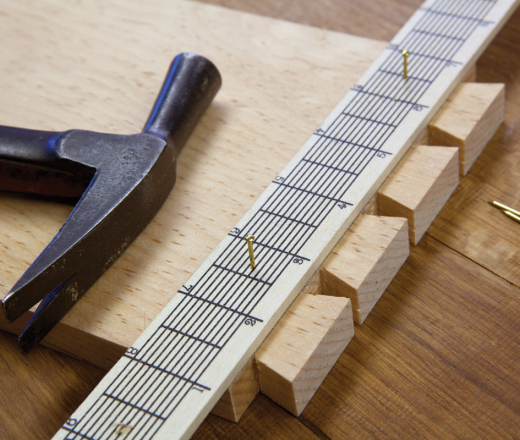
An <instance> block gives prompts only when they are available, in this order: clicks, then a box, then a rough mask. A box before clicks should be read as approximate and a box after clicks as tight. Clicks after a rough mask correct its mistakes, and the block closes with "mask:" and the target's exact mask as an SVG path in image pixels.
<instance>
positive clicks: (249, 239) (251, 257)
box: [246, 235, 256, 270]
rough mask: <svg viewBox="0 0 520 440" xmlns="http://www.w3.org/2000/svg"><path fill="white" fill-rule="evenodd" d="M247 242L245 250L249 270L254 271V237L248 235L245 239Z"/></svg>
mask: <svg viewBox="0 0 520 440" xmlns="http://www.w3.org/2000/svg"><path fill="white" fill-rule="evenodd" d="M246 241H247V249H248V250H249V263H250V264H251V270H254V269H255V267H256V264H255V253H254V251H253V241H255V237H253V236H252V235H248V236H247V237H246Z"/></svg>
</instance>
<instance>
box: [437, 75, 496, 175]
mask: <svg viewBox="0 0 520 440" xmlns="http://www.w3.org/2000/svg"><path fill="white" fill-rule="evenodd" d="M504 102H505V86H504V84H481V83H463V84H460V85H459V86H458V87H457V89H456V90H455V91H454V92H453V93H452V95H451V96H450V97H449V98H448V100H447V101H446V102H445V103H444V105H443V106H442V107H441V109H440V110H439V112H438V113H437V115H435V117H434V118H433V119H432V121H431V122H430V124H429V126H428V135H429V143H430V144H433V145H447V146H454V147H459V159H460V173H461V174H462V175H466V174H467V173H468V171H469V169H470V168H471V166H472V165H473V163H474V162H475V161H476V160H477V158H478V156H479V155H480V153H481V152H482V150H483V149H484V147H485V146H486V145H487V143H488V142H489V140H490V139H491V138H492V137H493V135H494V134H495V132H496V131H497V129H498V127H499V126H500V124H502V122H503V121H504Z"/></svg>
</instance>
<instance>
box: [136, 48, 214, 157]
mask: <svg viewBox="0 0 520 440" xmlns="http://www.w3.org/2000/svg"><path fill="white" fill-rule="evenodd" d="M221 84H222V80H221V77H220V73H219V71H218V70H217V68H216V67H215V66H214V64H213V63H212V62H211V61H209V60H208V59H207V58H204V57H203V56H201V55H197V54H194V53H181V54H180V55H177V56H176V57H175V59H174V60H173V61H172V63H171V65H170V69H169V71H168V74H167V75H166V78H165V80H164V83H163V86H162V89H161V91H160V93H159V96H158V97H157V100H156V101H155V104H154V106H153V109H152V111H151V113H150V116H149V117H148V121H147V122H146V125H145V127H144V129H143V132H144V133H148V134H152V135H154V136H157V137H159V138H161V139H163V140H165V141H166V142H167V143H168V145H169V146H172V147H173V149H174V150H175V153H176V156H178V155H179V153H180V152H181V150H182V148H183V147H184V144H185V143H186V141H187V140H188V138H189V136H190V135H191V133H192V132H193V130H194V128H195V126H196V125H197V122H198V121H199V119H200V117H201V116H202V114H203V113H204V112H205V111H206V109H207V108H208V106H209V105H210V103H211V101H212V100H213V98H214V97H215V95H216V94H217V92H218V90H219V88H220V86H221Z"/></svg>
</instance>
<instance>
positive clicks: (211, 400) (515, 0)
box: [52, 0, 520, 440]
mask: <svg viewBox="0 0 520 440" xmlns="http://www.w3.org/2000/svg"><path fill="white" fill-rule="evenodd" d="M431 2H433V0H426V1H425V2H423V3H422V4H421V5H420V6H419V8H418V9H417V10H416V11H415V12H414V14H412V16H411V17H410V18H409V19H408V20H407V21H406V23H405V24H404V25H403V26H402V27H401V28H400V30H399V31H398V32H397V34H396V35H395V36H394V37H393V38H392V40H391V41H390V42H388V44H392V43H393V42H394V41H395V40H398V39H399V38H400V36H401V34H402V33H404V32H405V31H407V30H408V27H409V26H410V24H412V23H413V22H415V21H416V16H417V14H418V13H419V12H420V11H421V9H422V8H425V6H426V5H428V4H429V3H431ZM519 4H520V0H498V1H497V2H496V4H495V6H499V5H500V6H502V11H503V10H504V9H506V8H507V12H506V13H505V14H504V15H502V17H501V18H500V21H497V22H496V23H494V25H493V26H492V29H491V30H490V32H489V33H488V34H487V35H486V37H485V39H484V40H483V41H482V42H481V43H480V45H479V48H478V50H477V51H475V52H474V53H473V55H472V57H471V59H470V60H469V61H467V62H465V64H464V65H463V67H462V68H461V69H459V71H458V73H457V75H456V76H455V79H453V80H452V81H451V83H450V85H449V86H448V87H447V88H446V90H445V92H444V94H443V95H442V96H441V98H439V99H437V100H436V103H435V105H434V106H432V107H431V108H430V109H429V110H428V112H427V113H426V116H425V117H424V118H423V119H422V121H421V122H420V124H419V125H418V126H417V127H416V129H415V130H414V131H413V134H412V135H411V136H409V138H408V139H407V141H406V142H405V143H404V144H403V146H402V147H401V148H400V150H399V152H398V154H396V155H395V157H394V158H393V160H392V161H391V162H390V164H389V165H387V166H386V167H385V169H384V172H383V173H382V174H380V175H379V178H378V179H377V181H376V183H375V184H373V185H372V187H371V188H370V189H369V191H367V192H366V193H365V196H364V197H363V198H362V201H361V202H360V203H358V204H357V205H355V207H354V209H352V210H351V211H350V213H349V214H348V216H347V219H346V220H345V221H344V222H343V224H342V226H341V227H340V228H339V229H337V231H336V233H335V234H334V236H333V238H332V239H331V240H330V241H329V242H328V244H327V245H326V246H325V247H324V248H323V249H322V251H321V252H320V253H319V257H318V258H315V259H313V261H312V264H311V265H309V268H308V269H307V270H306V271H305V274H304V276H303V277H302V278H300V281H299V282H298V283H297V284H296V286H295V288H294V289H293V290H292V291H291V292H290V293H289V294H288V295H287V296H286V299H285V300H284V301H283V306H282V307H279V308H278V309H277V310H276V311H275V312H274V314H273V316H272V317H271V318H270V319H269V320H267V321H264V324H265V325H264V327H263V330H262V331H261V332H259V333H258V334H257V336H256V338H255V339H254V342H253V343H252V344H250V346H249V348H248V350H247V351H246V352H245V354H244V355H243V356H242V357H241V359H240V362H239V363H237V364H235V366H234V368H233V370H232V372H231V374H229V375H228V376H227V378H226V380H225V381H223V382H222V383H221V385H220V386H219V387H218V388H216V389H212V392H211V393H208V399H207V401H206V403H205V404H204V405H203V407H202V408H201V410H200V411H199V412H198V415H197V417H195V418H194V419H192V421H191V423H189V424H188V425H187V427H186V429H185V430H184V431H183V433H182V435H181V436H180V437H178V438H182V439H187V438H190V437H191V435H192V434H193V433H194V432H195V431H196V429H197V428H198V427H199V425H200V424H201V423H202V421H203V420H204V419H205V418H206V417H207V415H208V414H209V413H210V412H211V410H212V409H213V407H214V405H215V404H216V403H217V402H218V400H219V399H220V397H221V395H222V394H223V393H224V391H225V390H226V389H227V388H228V387H229V385H230V384H231V383H232V381H233V380H234V378H235V377H236V375H237V374H238V373H239V372H240V370H241V369H242V368H243V367H244V366H245V364H246V363H247V362H248V360H249V359H250V358H251V356H253V355H254V353H255V352H256V350H257V349H258V347H259V346H260V345H261V343H262V342H263V340H264V339H265V337H267V335H268V334H269V332H270V331H271V330H272V329H273V328H274V326H275V325H276V323H277V322H278V320H279V319H280V318H281V316H282V315H283V314H284V313H285V312H286V310H287V308H288V307H289V306H290V305H291V304H292V302H293V301H294V300H295V299H296V297H297V296H298V293H299V292H300V290H301V288H302V287H303V286H304V285H305V284H306V283H307V281H308V280H309V279H310V277H311V276H312V274H313V273H314V272H315V270H316V269H317V268H318V267H319V266H320V265H321V264H322V262H323V261H324V260H325V258H326V256H327V255H328V254H329V253H330V251H331V250H332V249H333V248H334V246H336V244H337V242H338V241H339V239H340V238H341V237H342V236H343V235H344V234H345V232H346V230H347V229H348V228H349V227H350V225H351V224H352V223H353V222H354V221H355V220H356V218H357V217H358V216H359V215H360V214H361V213H362V211H363V209H364V208H365V206H366V204H367V203H368V201H369V200H370V199H371V198H372V197H373V196H374V194H376V193H377V190H378V189H379V187H380V186H381V185H382V184H383V182H384V181H385V180H386V179H387V178H388V176H389V175H390V173H391V172H392V171H393V169H394V168H395V166H397V164H398V163H399V162H400V160H401V159H402V158H403V157H404V155H405V154H406V153H407V152H408V150H409V149H410V147H411V146H412V145H413V143H414V142H415V140H416V138H417V137H418V136H419V134H420V133H421V132H422V131H423V130H424V129H425V128H426V127H427V126H428V124H429V122H430V121H431V119H432V118H433V116H435V114H436V113H437V112H438V110H439V109H440V107H441V106H442V105H443V104H444V102H445V101H446V99H447V98H448V97H449V96H450V95H451V93H452V92H453V91H454V90H455V88H456V87H457V86H458V85H459V84H460V82H461V81H462V80H463V79H464V77H465V75H466V74H467V72H468V71H469V69H470V68H471V66H473V65H474V64H475V63H476V61H477V60H478V58H479V57H480V56H481V55H482V53H483V52H484V51H485V50H486V48H487V47H488V46H489V44H490V43H491V42H492V40H493V39H494V38H495V37H496V35H497V34H498V33H499V32H500V30H502V28H503V27H504V25H505V23H506V22H507V21H508V20H509V18H510V17H511V15H512V14H513V13H514V12H515V10H516V9H517V8H518V6H519ZM493 12H496V11H493ZM462 47H464V46H462ZM387 50H388V49H387V48H385V49H383V51H382V52H381V54H380V55H379V56H378V57H377V58H376V59H375V60H374V61H373V62H372V63H371V65H370V67H369V68H368V69H367V70H366V71H365V72H364V73H363V75H362V76H361V77H360V78H359V80H362V79H363V78H365V77H366V76H369V75H370V74H371V73H372V70H373V68H374V67H375V66H376V65H378V64H379V63H380V60H381V59H382V58H383V57H384V56H385V54H386V51H387ZM350 93H351V91H350V90H349V91H348V92H347V93H346V95H345V96H344V97H343V98H342V99H341V101H340V102H339V103H338V105H337V106H335V107H334V109H333V110H332V111H331V112H330V113H329V115H328V116H327V117H326V118H325V120H324V121H323V122H322V123H321V124H320V126H322V125H324V124H325V123H326V121H327V120H328V119H329V117H330V116H331V115H333V114H335V113H336V111H337V109H338V108H339V107H341V108H344V105H343V103H344V101H346V100H347V97H348V95H349V94H350ZM313 135H314V132H313V133H312V134H311V136H310V137H309V139H308V140H307V141H306V142H305V143H304V144H303V145H302V146H301V147H300V149H299V150H298V151H297V152H296V153H295V155H294V156H293V157H292V158H291V159H290V160H289V162H288V164H287V165H286V166H285V167H284V168H283V170H282V171H281V172H280V174H282V173H283V172H284V171H285V170H286V169H292V168H293V166H292V165H293V163H295V162H296V163H297V160H296V159H297V157H298V156H299V155H300V153H301V152H302V150H304V149H305V146H306V145H307V144H308V143H309V142H310V141H311V140H312V137H313ZM271 187H272V185H269V186H268V188H267V189H266V190H264V192H262V194H261V195H260V196H259V197H258V198H257V199H256V200H255V202H253V204H252V206H251V207H250V209H248V211H247V212H246V213H245V214H244V215H243V217H242V218H241V219H240V220H239V221H238V222H237V225H239V224H240V223H241V222H242V221H243V220H244V219H246V220H248V219H249V218H251V213H254V212H256V211H257V210H258V209H257V205H258V204H259V203H261V202H262V200H263V199H264V198H266V197H268V195H269V194H268V193H269V192H270V188H271ZM228 240H229V236H226V237H224V238H223V240H222V241H221V242H219V244H218V245H217V246H216V247H215V248H214V249H213V251H212V252H211V253H210V254H209V255H208V256H207V258H206V259H205V260H204V261H203V262H202V264H201V265H200V266H199V267H198V268H197V269H196V270H195V272H194V273H193V274H192V275H191V276H190V278H189V279H188V281H187V282H186V284H190V280H192V279H197V280H198V279H200V277H201V275H202V274H203V273H204V272H205V271H206V269H207V267H209V266H210V265H212V264H213V262H214V261H215V260H216V257H218V256H220V255H221V253H222V250H223V249H224V248H225V247H226V246H227V245H228ZM178 300H179V295H177V294H176V295H175V296H174V297H173V298H172V299H171V300H170V301H169V302H168V304H166V306H165V307H164V308H163V309H162V310H161V311H160V312H159V314H158V315H157V316H156V317H155V318H154V319H153V320H152V322H151V323H150V324H149V325H148V326H147V327H146V329H145V330H144V331H143V332H142V333H141V335H140V336H139V337H138V338H137V339H136V341H135V343H134V344H135V345H136V346H140V345H142V343H145V342H146V341H147V340H148V339H149V337H150V336H151V334H152V332H153V331H154V330H155V328H156V327H158V326H160V325H161V324H162V322H163V321H164V320H165V319H166V318H167V316H168V315H169V314H170V313H171V311H172V310H173V306H174V305H175V303H176V302H177V301H178ZM273 320H275V322H274V323H273V322H272V321H273ZM158 324H159V325H158ZM152 329H154V330H152ZM134 344H133V345H134ZM133 345H132V347H133ZM122 360H124V356H123V357H121V359H120V360H119V361H118V362H117V363H116V364H115V365H114V366H113V367H112V368H111V369H110V370H109V371H108V372H107V373H106V375H105V376H104V377H103V379H101V381H100V382H99V383H98V384H97V385H96V387H95V388H94V389H93V390H92V391H91V392H90V394H89V395H88V396H87V398H86V399H85V400H84V401H83V402H82V403H81V404H80V405H79V406H78V407H77V408H76V409H75V410H74V412H73V413H72V414H71V416H70V417H73V416H74V415H75V414H76V413H82V414H81V415H80V417H81V416H82V415H84V413H85V412H86V411H87V410H88V409H89V408H90V406H91V405H92V403H94V402H95V401H96V400H97V399H98V398H99V396H101V395H102V394H103V392H104V390H106V388H107V385H108V384H109V383H110V381H111V380H112V376H114V375H115V374H117V373H118V371H119V370H120V369H121V367H124V364H121V361H122ZM120 364H121V365H120ZM109 376H110V377H109ZM171 419H172V418H169V419H167V420H165V422H164V424H163V425H162V426H161V428H159V431H157V433H156V435H155V436H154V438H155V439H157V440H161V439H163V438H166V437H164V436H165V435H166V434H164V433H162V432H161V431H165V432H166V431H167V430H168V426H169V424H168V422H173V420H171ZM64 425H65V423H64V424H62V426H60V428H59V429H58V431H57V432H56V433H55V435H54V436H53V437H52V439H53V440H60V439H64V438H65V437H67V435H68V433H69V431H68V430H66V429H64V428H63V426H64ZM168 438H170V436H168Z"/></svg>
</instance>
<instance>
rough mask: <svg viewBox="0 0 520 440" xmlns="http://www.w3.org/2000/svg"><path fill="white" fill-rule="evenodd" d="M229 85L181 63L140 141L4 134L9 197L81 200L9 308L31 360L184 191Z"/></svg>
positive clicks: (72, 133)
mask: <svg viewBox="0 0 520 440" xmlns="http://www.w3.org/2000/svg"><path fill="white" fill-rule="evenodd" d="M220 85H221V77H220V74H219V72H218V70H217V69H216V67H215V66H214V65H213V64H212V63H211V62H210V61H209V60H207V59H206V58H204V57H202V56H200V55H196V54H192V53H183V54H180V55H178V56H177V57H176V58H175V59H174V60H173V62H172V64H171V66H170V69H169V71H168V74H167V75H166V79H165V80H164V83H163V86H162V89H161V91H160V93H159V96H158V97H157V100H156V102H155V105H154V107H153V109H152V111H151V113H150V116H149V118H148V121H147V122H146V124H145V127H144V129H143V132H142V133H140V134H136V135H114V134H104V133H95V132H91V131H84V130H69V131H65V132H62V133H57V132H45V131H36V130H27V129H22V128H14V127H5V126H0V190H3V191H16V192H29V193H35V194H40V195H45V196H53V197H60V198H63V197H79V196H80V199H79V201H78V203H77V204H76V206H75V207H74V209H73V211H72V212H71V214H70V216H69V217H68V219H67V221H66V222H65V224H64V225H63V227H62V228H61V230H60V231H59V232H58V233H57V234H56V236H55V237H54V238H53V240H52V241H51V242H50V243H49V245H48V246H47V247H46V248H45V249H44V250H43V251H42V253H41V254H40V255H39V256H38V257H37V258H36V260H35V261H34V262H33V263H32V264H31V266H29V268H28V269H27V271H26V272H25V273H24V274H23V275H22V276H21V278H20V279H19V280H18V281H17V282H16V284H15V285H14V286H13V287H12V289H11V290H10V291H9V293H8V294H7V295H6V297H5V298H4V299H3V301H2V306H3V310H4V313H5V315H6V317H7V319H8V320H9V321H14V320H16V319H17V318H19V317H20V316H21V315H22V314H23V313H25V312H26V311H27V310H29V309H30V308H31V307H32V306H34V305H35V304H36V303H38V302H40V304H39V305H38V308H37V309H36V312H35V313H34V314H33V316H32V317H31V319H30V321H29V322H28V324H27V325H26V326H25V328H24V329H23V331H22V333H21V334H20V336H19V337H18V346H19V347H20V349H21V350H22V352H23V353H24V354H27V353H28V352H30V351H31V350H32V349H33V348H34V347H35V346H36V345H37V344H38V343H39V342H40V341H41V340H42V339H43V338H44V337H45V335H47V333H48V332H49V331H50V330H51V329H52V328H53V327H54V326H55V325H56V324H57V323H58V321H59V320H60V319H61V318H62V317H63V316H65V314H66V313H67V312H68V311H69V310H70V309H71V308H72V307H73V306H74V305H75V304H76V303H77V302H78V300H79V299H80V298H81V297H82V296H83V295H84V293H85V292H86V291H87V290H88V289H89V288H90V287H91V286H92V285H93V284H94V283H95V282H96V280H97V279H98V278H99V277H100V276H101V275H102V274H103V273H104V272H105V271H106V270H107V269H108V268H109V267H110V266H111V265H112V263H113V262H114V261H115V260H116V259H117V258H118V257H119V256H120V255H121V254H122V253H123V252H124V250H125V249H126V248H127V247H128V246H129V245H130V244H131V243H132V241H133V240H134V239H135V238H136V237H137V236H138V235H139V233H140V232H141V231H142V230H143V229H144V228H145V227H146V225H147V224H148V223H149V222H150V221H151V220H152V218H153V217H154V216H155V214H156V213H157V212H158V211H159V209H160V208H161V206H162V205H163V203H164V202H165V201H166V199H167V197H168V195H169V194H170V191H171V190H172V188H173V186H174V184H175V178H176V163H177V157H178V155H179V154H180V152H181V150H182V148H183V147H184V145H185V143H186V141H187V139H188V138H189V136H190V135H191V133H192V131H193V129H194V128H195V125H196V124H197V122H198V121H199V119H200V118H201V116H202V114H203V113H204V112H205V110H206V109H207V107H208V106H209V105H210V103H211V101H212V100H213V98H214V97H215V95H216V93H217V91H218V90H219V88H220Z"/></svg>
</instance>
